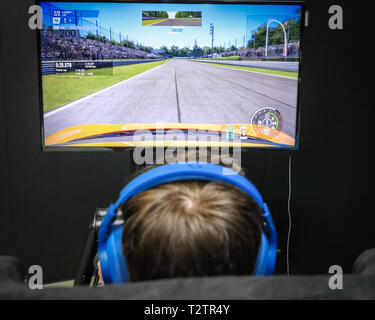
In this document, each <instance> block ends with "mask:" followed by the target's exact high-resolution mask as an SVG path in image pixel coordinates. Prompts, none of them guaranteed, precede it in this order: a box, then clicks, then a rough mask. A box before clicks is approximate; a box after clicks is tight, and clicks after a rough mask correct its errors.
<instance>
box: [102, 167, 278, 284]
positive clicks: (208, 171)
mask: <svg viewBox="0 0 375 320" xmlns="http://www.w3.org/2000/svg"><path fill="white" fill-rule="evenodd" d="M185 180H204V181H214V182H224V183H228V184H230V185H233V186H235V187H237V188H239V189H241V190H242V191H244V192H246V193H247V194H249V195H250V197H252V198H253V199H254V201H255V202H256V203H257V204H258V206H259V207H260V209H261V210H262V211H263V213H262V219H263V221H262V225H263V232H262V239H261V245H260V247H259V250H258V256H257V261H256V265H255V269H254V274H255V275H270V274H273V272H274V269H275V263H276V251H277V236H276V229H275V225H274V223H273V221H272V217H271V214H270V212H269V210H268V207H267V204H265V203H264V202H263V199H262V196H261V195H260V193H259V191H258V190H257V189H256V188H255V186H254V185H253V184H252V183H251V182H250V181H249V180H247V179H246V178H245V177H243V176H242V175H240V174H238V173H236V172H235V171H233V170H231V169H229V168H226V167H222V166H219V165H216V164H210V163H189V162H186V163H175V164H168V165H163V166H159V167H156V168H153V169H151V170H149V171H146V172H145V173H143V174H141V175H140V176H138V177H136V178H135V179H134V180H132V181H131V182H130V183H128V184H127V185H126V186H125V188H124V189H123V190H122V191H121V192H120V197H119V198H118V200H117V201H116V202H115V203H114V204H111V205H110V206H109V208H108V211H107V213H106V215H105V217H104V218H103V220H102V223H101V226H100V229H99V244H98V251H99V260H100V266H101V271H102V275H103V280H104V282H105V283H122V282H129V281H130V277H129V272H128V267H127V264H126V261H125V257H124V254H123V252H122V239H121V238H122V232H123V229H124V227H123V225H121V226H115V225H113V221H114V220H115V218H116V215H117V212H116V211H117V209H118V208H119V207H120V206H121V205H123V204H124V203H125V202H126V201H127V200H128V199H129V198H131V197H133V196H135V195H137V194H139V193H141V192H143V191H146V190H149V189H151V188H154V187H156V186H160V185H162V184H167V183H171V182H176V181H185Z"/></svg>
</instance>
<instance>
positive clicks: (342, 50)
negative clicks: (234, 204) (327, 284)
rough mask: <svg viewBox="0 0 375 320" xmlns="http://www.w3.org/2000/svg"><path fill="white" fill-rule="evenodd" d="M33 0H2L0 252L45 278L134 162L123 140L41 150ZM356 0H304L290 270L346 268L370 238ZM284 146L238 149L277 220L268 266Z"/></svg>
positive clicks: (363, 37)
mask: <svg viewBox="0 0 375 320" xmlns="http://www.w3.org/2000/svg"><path fill="white" fill-rule="evenodd" d="M103 2H104V1H103ZM260 2H261V1H260ZM279 2H280V1H279ZM32 4H34V1H32V0H17V1H14V0H1V1H0V74H1V77H0V254H8V255H16V256H18V257H20V258H21V259H22V260H23V261H24V262H25V264H26V265H32V264H38V265H41V266H42V267H43V269H44V272H45V273H44V280H45V281H52V280H60V279H67V278H72V277H73V276H74V275H75V272H76V271H77V267H78V262H79V258H80V253H81V250H82V247H83V244H84V240H85V235H86V230H87V227H88V225H89V222H90V221H91V219H92V217H93V214H94V211H95V208H96V207H105V206H107V205H108V204H109V203H110V202H111V201H113V200H114V199H115V198H116V196H117V194H118V192H119V190H120V188H121V187H122V186H123V184H124V181H125V179H126V177H128V176H129V174H130V173H131V172H132V170H133V169H132V165H131V153H130V152H43V151H42V150H41V145H42V142H41V134H40V118H39V82H38V58H37V43H36V31H35V30H34V31H32V30H30V29H29V28H28V19H29V17H30V15H29V14H28V8H29V6H31V5H32ZM333 4H339V5H341V6H342V7H343V9H344V30H330V29H329V28H328V19H329V17H330V15H329V14H328V8H329V6H330V5H333ZM366 5H367V3H366V2H358V1H357V2H355V1H339V0H337V1H307V5H306V8H307V9H308V10H309V12H310V19H309V27H308V28H307V29H306V30H305V39H304V51H303V62H304V64H303V68H302V78H303V82H302V87H301V130H300V132H301V135H300V148H299V150H298V151H295V152H292V153H291V156H292V180H293V185H292V188H293V193H292V218H293V228H292V237H291V252H290V263H291V265H290V266H291V273H293V274H317V273H327V272H328V268H329V266H330V265H333V264H339V265H341V266H342V267H343V268H344V272H350V271H351V266H352V263H353V262H354V259H355V258H356V256H357V255H358V254H359V253H360V252H362V251H363V250H365V249H368V248H371V247H375V236H374V231H373V229H374V227H375V214H374V213H375V210H374V204H373V201H372V200H373V199H372V198H371V195H372V193H373V189H374V188H373V186H372V183H371V182H372V174H373V171H374V170H373V167H372V163H373V161H372V159H373V158H370V157H371V151H372V148H373V139H372V137H371V134H372V132H371V126H372V125H373V124H372V123H373V122H374V118H372V115H373V112H372V108H373V107H374V102H373V99H372V96H371V97H370V86H371V88H372V86H373V83H372V82H371V79H372V76H371V72H372V71H373V70H372V69H371V63H372V60H371V59H373V56H372V53H371V50H372V49H371V42H372V40H371V35H372V26H371V25H370V23H371V19H370V17H369V12H370V8H367V7H366ZM288 157H289V152H287V151H276V150H273V151H260V150H246V151H244V152H243V154H242V160H243V166H244V167H245V168H246V170H247V172H248V176H249V177H250V178H251V179H252V180H253V181H254V182H255V183H256V185H257V186H258V187H259V189H260V190H261V192H262V193H263V196H264V198H265V200H266V201H267V202H268V203H269V205H270V207H271V212H272V214H273V216H274V220H275V222H276V225H277V228H278V233H279V247H280V249H281V253H280V254H279V260H278V267H277V272H278V273H284V272H285V271H286V250H285V249H286V238H287V237H286V235H287V227H288V214H287V197H288Z"/></svg>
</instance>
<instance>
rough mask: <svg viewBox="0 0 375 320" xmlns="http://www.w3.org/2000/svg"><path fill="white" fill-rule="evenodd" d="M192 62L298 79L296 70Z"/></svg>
mask: <svg viewBox="0 0 375 320" xmlns="http://www.w3.org/2000/svg"><path fill="white" fill-rule="evenodd" d="M191 61H194V60H191ZM194 62H198V63H205V64H211V65H214V66H220V67H225V68H232V69H240V70H247V71H254V72H260V73H265V74H274V75H277V76H283V77H289V78H295V79H298V72H292V71H281V70H271V69H263V68H253V67H243V66H233V65H228V64H222V63H209V62H201V61H194Z"/></svg>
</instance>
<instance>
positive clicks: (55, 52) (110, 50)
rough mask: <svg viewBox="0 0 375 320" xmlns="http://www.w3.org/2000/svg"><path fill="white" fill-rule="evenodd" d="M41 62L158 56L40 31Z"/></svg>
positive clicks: (116, 45) (115, 45)
mask: <svg viewBox="0 0 375 320" xmlns="http://www.w3.org/2000/svg"><path fill="white" fill-rule="evenodd" d="M41 56H42V60H102V59H159V58H161V57H160V56H159V55H157V54H155V53H148V52H145V51H141V50H137V49H131V48H127V47H124V46H121V45H119V44H113V43H111V42H109V41H108V42H101V41H98V40H91V39H86V38H82V37H79V36H77V37H70V38H66V37H64V38H61V37H59V36H58V32H55V31H51V30H42V31H41Z"/></svg>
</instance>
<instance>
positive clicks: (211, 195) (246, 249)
mask: <svg viewBox="0 0 375 320" xmlns="http://www.w3.org/2000/svg"><path fill="white" fill-rule="evenodd" d="M209 160H210V159H209ZM208 162H211V161H208ZM218 162H219V164H221V165H228V162H227V161H222V159H220V160H219V161H218ZM224 162H225V163H224ZM231 165H233V164H231ZM146 170H147V169H145V170H143V171H142V172H140V173H138V174H141V173H143V172H144V171H146ZM138 174H137V175H138ZM122 212H123V217H124V221H125V223H124V232H123V236H122V248H123V253H124V255H125V257H126V261H127V265H128V268H129V274H130V278H131V280H132V281H146V280H153V279H163V278H175V277H188V276H214V275H230V274H232V275H245V274H252V272H253V269H254V267H255V263H256V259H257V254H258V248H259V246H260V242H261V232H262V227H261V218H260V212H259V208H258V205H257V204H256V203H255V201H254V200H253V199H252V198H251V197H250V196H249V195H248V194H246V193H245V192H243V191H241V190H239V189H237V188H235V187H234V186H231V185H227V184H225V183H217V182H206V181H182V182H175V183H169V184H164V185H160V186H158V187H155V188H152V189H150V190H147V191H144V192H142V193H140V194H138V195H136V196H133V197H132V198H130V199H129V200H128V201H127V202H126V203H125V204H124V205H123V206H122Z"/></svg>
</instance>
